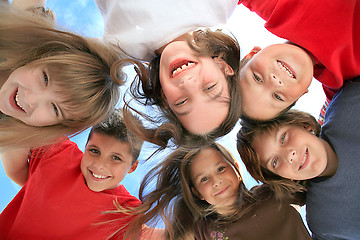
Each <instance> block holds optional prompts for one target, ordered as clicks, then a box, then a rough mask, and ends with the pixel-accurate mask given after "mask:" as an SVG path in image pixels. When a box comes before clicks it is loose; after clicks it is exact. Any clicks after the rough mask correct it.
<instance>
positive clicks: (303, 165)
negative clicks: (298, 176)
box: [298, 148, 309, 170]
mask: <svg viewBox="0 0 360 240" xmlns="http://www.w3.org/2000/svg"><path fill="white" fill-rule="evenodd" d="M308 153H309V149H307V148H306V151H305V154H304V157H303V160H302V162H301V164H300V166H299V169H298V170H300V169H302V168H303V167H304V168H305V167H306V166H307V163H308ZM305 163H306V164H305Z"/></svg>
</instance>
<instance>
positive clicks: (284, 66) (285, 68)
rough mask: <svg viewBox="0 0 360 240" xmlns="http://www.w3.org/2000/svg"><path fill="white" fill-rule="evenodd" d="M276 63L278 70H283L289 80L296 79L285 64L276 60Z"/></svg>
mask: <svg viewBox="0 0 360 240" xmlns="http://www.w3.org/2000/svg"><path fill="white" fill-rule="evenodd" d="M277 63H278V64H279V66H280V68H281V69H282V70H284V72H286V74H287V75H288V76H289V77H291V78H296V77H295V74H294V72H293V71H292V69H291V68H290V66H288V65H287V64H286V63H284V62H282V61H279V60H277Z"/></svg>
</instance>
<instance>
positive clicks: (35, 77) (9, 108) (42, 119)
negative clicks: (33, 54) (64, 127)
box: [0, 65, 67, 126]
mask: <svg viewBox="0 0 360 240" xmlns="http://www.w3.org/2000/svg"><path fill="white" fill-rule="evenodd" d="M56 90H57V87H56V86H55V85H54V84H53V82H52V81H51V76H50V75H49V73H48V70H47V68H46V66H44V65H40V66H31V65H30V66H29V65H25V66H23V67H20V68H18V69H16V70H15V71H13V72H12V73H11V74H10V76H9V78H8V79H7V81H6V82H5V83H4V85H3V86H2V87H1V89H0V111H1V112H3V113H4V114H6V115H8V116H11V117H14V118H17V119H19V120H20V121H22V122H24V123H26V124H28V125H32V126H48V125H54V124H57V123H60V122H61V121H62V120H63V119H64V118H66V117H67V112H66V111H64V109H63V106H62V104H61V101H62V98H61V97H60V96H59V95H58V94H57V93H56Z"/></svg>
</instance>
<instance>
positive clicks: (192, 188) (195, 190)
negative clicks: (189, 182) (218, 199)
mask: <svg viewBox="0 0 360 240" xmlns="http://www.w3.org/2000/svg"><path fill="white" fill-rule="evenodd" d="M191 191H192V192H193V193H194V194H195V195H196V196H197V197H198V198H199V199H200V200H205V198H204V197H203V196H202V195H201V194H200V193H199V192H198V190H197V189H196V188H194V187H191Z"/></svg>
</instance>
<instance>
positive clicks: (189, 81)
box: [179, 76, 199, 90]
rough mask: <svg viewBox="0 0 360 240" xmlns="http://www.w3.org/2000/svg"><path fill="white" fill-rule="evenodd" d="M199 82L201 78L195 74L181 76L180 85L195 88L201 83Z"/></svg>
mask: <svg viewBox="0 0 360 240" xmlns="http://www.w3.org/2000/svg"><path fill="white" fill-rule="evenodd" d="M198 83H199V79H198V78H197V77H194V76H191V77H186V78H181V79H180V81H179V87H183V88H185V89H187V90H194V89H196V88H197V86H198V85H199V84H198Z"/></svg>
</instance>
